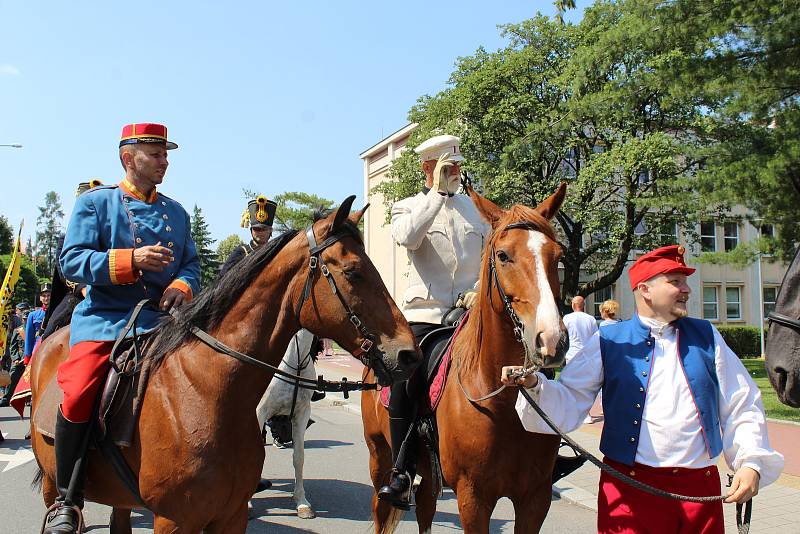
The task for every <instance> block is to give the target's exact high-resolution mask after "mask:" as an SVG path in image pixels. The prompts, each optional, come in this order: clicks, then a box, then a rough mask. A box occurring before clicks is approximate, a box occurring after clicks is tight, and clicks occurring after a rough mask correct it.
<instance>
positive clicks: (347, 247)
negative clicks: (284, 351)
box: [296, 196, 421, 385]
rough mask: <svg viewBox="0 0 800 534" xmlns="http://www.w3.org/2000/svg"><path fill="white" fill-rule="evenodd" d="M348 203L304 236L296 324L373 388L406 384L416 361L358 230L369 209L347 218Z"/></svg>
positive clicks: (322, 218) (405, 325) (410, 340)
mask: <svg viewBox="0 0 800 534" xmlns="http://www.w3.org/2000/svg"><path fill="white" fill-rule="evenodd" d="M354 200H355V196H350V197H348V198H347V199H346V200H345V201H344V202H343V203H342V205H341V206H339V207H338V208H337V209H335V210H331V212H330V213H328V214H325V215H321V216H319V217H317V220H316V221H315V222H314V224H313V225H312V226H311V228H310V229H309V230H307V231H306V237H307V239H308V241H309V258H308V265H309V267H308V276H307V278H306V279H305V285H304V286H302V292H301V293H300V295H299V297H298V299H297V300H296V302H298V306H297V310H298V316H299V317H298V318H299V321H300V324H301V325H302V326H303V327H304V328H306V329H308V330H310V331H312V332H314V333H315V334H317V335H318V336H321V337H326V338H330V339H333V340H335V341H336V342H337V343H338V344H339V345H340V346H341V347H342V348H344V349H345V350H347V351H348V352H350V353H351V354H353V355H354V356H356V357H358V358H359V359H360V360H361V361H362V362H364V364H365V365H367V366H369V367H370V368H371V369H372V370H373V371H374V373H375V376H376V378H377V380H378V382H380V383H381V384H383V385H388V384H391V383H392V382H396V381H401V380H406V379H408V378H409V377H410V376H411V372H412V371H413V370H414V369H415V368H416V366H417V365H418V364H419V362H420V358H421V355H420V353H419V351H418V349H417V345H416V342H415V340H414V336H413V334H412V332H411V329H410V328H409V326H408V323H407V322H406V320H405V318H404V317H403V314H402V313H401V312H400V310H399V309H398V308H397V305H396V304H395V302H394V300H393V299H392V297H391V295H389V291H388V290H387V289H386V285H385V284H384V283H383V279H382V278H381V276H380V274H379V273H378V270H377V269H376V268H375V265H373V263H372V261H371V260H370V259H369V257H368V256H367V253H366V250H365V248H364V242H363V238H362V236H361V232H360V231H359V230H358V224H359V222H360V221H361V218H362V217H363V216H364V213H365V212H366V210H367V208H368V207H369V205H366V206H364V208H362V209H361V210H359V211H357V212H355V213H353V214H352V215H351V214H350V208H351V206H352V204H353V201H354ZM321 278H325V280H320V279H321Z"/></svg>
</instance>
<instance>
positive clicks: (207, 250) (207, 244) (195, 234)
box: [191, 204, 219, 288]
mask: <svg viewBox="0 0 800 534" xmlns="http://www.w3.org/2000/svg"><path fill="white" fill-rule="evenodd" d="M191 233H192V239H193V240H194V246H195V248H196V249H197V256H198V257H199V258H200V287H201V288H204V287H206V286H207V285H208V284H210V283H211V282H212V281H213V280H214V278H216V276H217V272H218V271H219V261H217V254H216V252H214V251H213V250H212V249H211V246H212V245H213V244H214V239H211V232H210V231H209V229H208V223H207V222H206V220H205V219H204V218H203V211H202V210H201V209H200V208H199V207H197V204H195V206H194V213H193V214H192V231H191Z"/></svg>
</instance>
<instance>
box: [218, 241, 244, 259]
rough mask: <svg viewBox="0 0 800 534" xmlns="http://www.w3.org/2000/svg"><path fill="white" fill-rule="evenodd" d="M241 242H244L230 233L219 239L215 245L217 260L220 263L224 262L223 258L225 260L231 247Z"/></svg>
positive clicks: (239, 244) (241, 243)
mask: <svg viewBox="0 0 800 534" xmlns="http://www.w3.org/2000/svg"><path fill="white" fill-rule="evenodd" d="M243 244H244V242H243V241H242V238H240V237H239V236H238V235H236V234H231V235H229V236H228V237H226V238H225V239H223V240H222V241H220V242H219V245H217V261H218V262H219V263H220V265H221V264H223V263H225V260H227V259H228V256H230V255H231V252H233V249H235V248H236V247H238V246H241V245H243Z"/></svg>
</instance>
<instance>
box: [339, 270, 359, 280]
mask: <svg viewBox="0 0 800 534" xmlns="http://www.w3.org/2000/svg"><path fill="white" fill-rule="evenodd" d="M342 272H343V273H344V277H345V278H347V279H348V280H350V281H351V282H355V281H356V280H361V278H362V276H361V273H360V272H358V271H357V270H355V269H346V270H344V271H342Z"/></svg>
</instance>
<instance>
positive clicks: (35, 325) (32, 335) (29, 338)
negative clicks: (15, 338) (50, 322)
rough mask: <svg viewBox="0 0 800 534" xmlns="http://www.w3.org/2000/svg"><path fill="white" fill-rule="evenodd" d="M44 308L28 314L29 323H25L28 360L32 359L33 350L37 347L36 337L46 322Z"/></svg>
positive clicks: (26, 355)
mask: <svg viewBox="0 0 800 534" xmlns="http://www.w3.org/2000/svg"><path fill="white" fill-rule="evenodd" d="M44 314H45V309H44V308H36V309H35V310H33V311H32V312H31V313H29V314H28V321H27V322H26V323H25V354H24V356H25V357H26V358H30V356H31V355H32V354H33V348H34V347H35V346H36V339H38V336H37V335H36V333H37V332H39V327H40V326H42V321H44Z"/></svg>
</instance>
